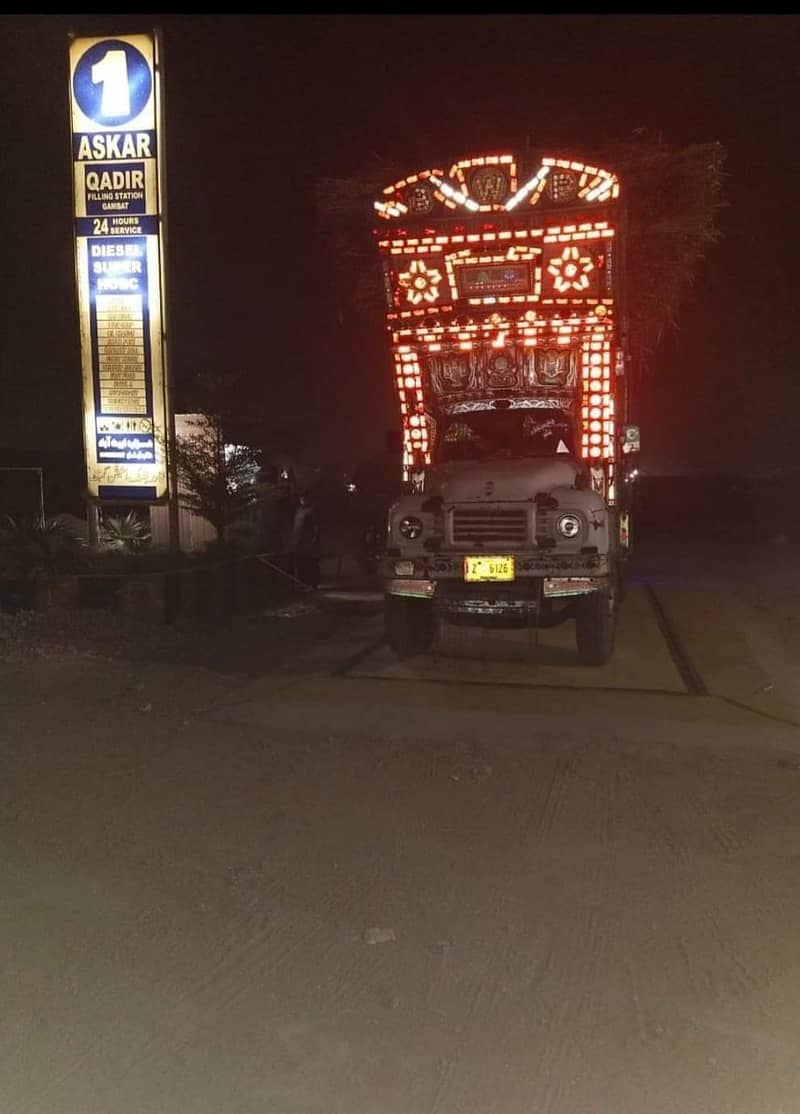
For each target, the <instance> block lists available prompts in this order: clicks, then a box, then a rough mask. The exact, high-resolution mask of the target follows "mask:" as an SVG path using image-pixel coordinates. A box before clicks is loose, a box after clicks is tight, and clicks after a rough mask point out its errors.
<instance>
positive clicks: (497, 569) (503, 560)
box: [464, 557, 514, 584]
mask: <svg viewBox="0 0 800 1114" xmlns="http://www.w3.org/2000/svg"><path fill="white" fill-rule="evenodd" d="M464 579H465V580H467V581H469V582H470V583H473V584H474V583H475V582H476V581H482V580H513V579H514V558H513V557H465V558H464Z"/></svg>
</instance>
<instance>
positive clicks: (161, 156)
mask: <svg viewBox="0 0 800 1114" xmlns="http://www.w3.org/2000/svg"><path fill="white" fill-rule="evenodd" d="M153 40H154V43H155V68H156V73H157V74H158V81H157V82H156V87H157V88H158V90H159V99H158V104H157V105H156V112H157V117H156V119H157V126H158V128H159V131H160V138H159V143H158V201H159V206H158V211H159V213H160V214H161V218H160V219H161V236H160V238H159V239H160V250H161V328H162V337H161V343H162V353H163V359H164V417H165V421H166V440H167V443H166V455H167V489H168V495H167V499H168V503H167V507H168V511H169V548H170V549H171V550H172V552H173V553H177V552H179V551H180V548H181V538H180V514H179V509H178V464H177V455H176V450H177V438H176V434H175V404H174V400H173V378H172V360H171V352H172V334H171V332H170V329H169V324H168V322H169V317H168V315H167V301H168V298H167V291H168V264H167V260H168V253H167V191H166V180H167V178H166V159H167V155H166V152H167V140H166V130H165V123H164V119H165V114H164V108H163V104H164V88H165V77H164V43H163V37H162V34H161V30H160V29H159V28H155V29H154V31H153Z"/></svg>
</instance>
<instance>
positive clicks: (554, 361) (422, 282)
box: [375, 153, 639, 665]
mask: <svg viewBox="0 0 800 1114" xmlns="http://www.w3.org/2000/svg"><path fill="white" fill-rule="evenodd" d="M620 193H621V187H620V182H619V180H618V177H617V175H616V174H615V173H614V172H613V171H611V170H608V169H604V168H603V167H600V166H594V165H589V164H587V163H586V162H583V161H581V160H580V159H576V158H566V157H560V156H551V155H531V154H530V153H526V154H525V155H520V156H517V155H514V154H496V155H480V156H477V157H470V158H464V159H461V160H459V161H457V162H455V163H453V164H452V165H450V166H449V168H448V169H439V168H435V167H434V168H431V169H426V170H420V171H417V172H415V173H413V174H409V175H408V176H407V177H405V178H403V179H401V180H400V181H397V182H394V183H392V184H391V185H388V186H387V187H386V188H385V189H384V190H383V192H382V194H381V196H380V197H379V198H378V199H377V200H376V201H375V211H376V213H377V215H378V217H379V218H380V219H379V224H378V228H377V229H376V241H377V247H378V251H379V253H380V258H381V261H382V266H383V278H384V290H385V298H386V323H387V327H388V332H389V335H390V338H391V352H392V357H393V364H394V372H395V381H396V387H397V397H398V401H399V406H400V413H401V417H402V426H403V441H404V443H403V477H402V484H401V483H400V482H398V488H399V490H401V491H402V493H401V494H400V495H399V497H398V498H397V500H396V501H395V502H394V504H393V505H392V507H391V509H390V511H389V520H388V525H387V538H386V551H385V556H384V558H383V561H382V576H383V581H384V590H385V624H386V638H387V641H388V643H389V645H390V646H391V647H392V649H393V650H394V651H395V652H396V653H397V654H399V655H401V656H406V655H409V654H414V653H421V652H425V651H426V650H428V649H429V648H430V647H431V645H432V642H433V640H434V637H435V632H436V630H437V624H438V623H440V622H447V621H451V622H459V621H460V622H466V623H470V622H475V623H481V624H485V623H486V622H496V623H498V624H501V625H532V624H538V625H539V626H552V625H555V624H556V623H560V622H564V621H568V620H569V621H574V624H575V632H576V641H577V651H578V655H579V658H580V660H581V661H582V662H584V663H586V664H589V665H601V664H603V663H605V662H606V661H608V659H609V657H610V655H611V653H612V651H613V647H614V637H615V629H616V620H617V609H618V607H619V604H620V599H621V589H622V584H623V575H624V569H625V565H626V561H627V559H628V557H629V554H630V544H631V523H630V512H629V507H628V500H627V496H628V493H629V490H630V484H629V483H628V482H627V481H628V480H629V479H630V473H632V471H633V469H632V464H633V461H634V459H635V456H636V452H637V450H638V447H639V445H638V428H637V427H636V426H632V425H627V424H625V423H627V421H628V417H629V415H628V409H629V399H628V397H627V394H626V385H627V383H628V381H629V377H627V376H626V350H625V299H624V286H625V267H624V210H623V207H622V204H623V200H624V199H623V198H621V196H620ZM398 481H399V477H398Z"/></svg>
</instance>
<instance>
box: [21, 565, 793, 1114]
mask: <svg viewBox="0 0 800 1114" xmlns="http://www.w3.org/2000/svg"><path fill="white" fill-rule="evenodd" d="M797 568H800V558H799V557H798V555H796V554H794V553H792V552H789V551H780V552H778V551H773V552H766V553H762V552H760V551H759V552H755V551H753V552H750V553H748V554H747V555H744V554H741V553H740V554H738V555H736V557H735V559H732V555H731V554H729V553H722V552H721V551H720V550H719V549H718V548H717V549H712V550H708V549H706V550H702V549H699V548H698V547H696V546H695V547H694V548H692V549H685V550H680V549H676V550H673V551H672V552H671V554H670V557H669V559H666V558H665V556H664V553H663V551H661V550H660V549H659V548H658V547H655V548H654V549H653V550H651V553H650V554H649V555H646V554H645V555H643V557H642V559H641V561H640V563H639V567H638V571H637V575H636V578H635V581H634V583H633V585H632V587H631V591H630V593H629V595H628V598H627V599H626V601H625V604H624V608H623V612H622V616H621V623H620V632H619V642H618V647H617V652H616V654H615V657H614V660H613V661H612V663H611V664H610V665H609V666H607V667H604V668H601V669H591V668H586V667H581V666H579V665H578V664H577V662H576V659H575V656H574V648H573V645H572V633H571V631H570V630H569V628H559V629H556V630H554V631H548V632H540V634H539V635H538V636H536V635H535V634H529V633H525V634H523V635H520V634H515V635H510V636H506V635H500V634H497V633H487V632H485V631H480V632H471V633H465V632H463V631H461V630H458V631H453V630H448V631H445V632H444V633H443V637H442V638H441V640H440V641H439V644H438V645H437V648H436V653H435V654H434V655H432V656H431V657H430V658H426V659H418V660H413V661H410V662H404V663H398V662H397V661H395V660H394V659H393V658H392V657H391V655H390V654H389V653H388V651H387V650H386V648H385V647H384V646H382V645H381V643H380V619H379V617H378V616H377V615H375V614H371V613H370V605H369V597H368V596H366V597H365V596H364V595H363V593H362V594H349V593H348V592H347V591H346V590H345V591H343V590H342V586H341V585H339V586H336V589H335V590H334V591H331V592H329V593H327V595H326V596H325V597H324V598H322V599H320V600H318V601H317V603H318V605H319V611H318V612H314V611H310V610H308V609H307V610H306V611H305V612H301V611H298V612H295V613H294V615H293V616H292V614H291V613H288V614H285V615H284V616H276V615H272V616H264V617H262V622H263V631H262V636H261V638H260V640H259V638H255V637H253V628H252V624H251V627H250V628H249V629H250V641H248V642H247V646H246V654H245V657H246V661H245V660H244V658H243V656H242V655H243V651H242V648H241V647H239V648H238V650H237V652H236V653H233V652H231V653H230V654H228V655H227V656H226V655H225V654H222V655H221V657H220V659H219V660H220V661H223V660H226V661H229V662H230V661H234V662H235V663H236V664H235V667H233V666H232V667H230V668H225V669H223V668H222V667H221V666H219V665H218V666H213V667H212V664H207V665H205V666H200V665H198V664H196V663H193V664H186V663H185V661H184V664H176V663H175V662H170V661H168V660H163V659H162V660H159V661H153V662H147V661H144V660H125V659H118V658H113V659H112V658H109V657H107V656H105V655H103V654H96V655H91V654H87V653H84V652H80V653H63V654H51V655H49V656H46V657H43V658H41V659H31V660H24V661H17V662H7V663H6V664H4V665H0V717H2V719H1V720H0V759H1V760H2V769H3V771H4V774H3V778H2V780H1V781H0V847H1V848H2V857H1V858H0V883H1V884H2V885H1V888H0V895H1V897H0V956H2V963H1V964H0V1112H2V1114H376V1112H377V1111H380V1112H381V1114H519V1112H521V1111H525V1112H531V1114H754V1112H758V1114H796V1112H797V1111H798V1110H800V1057H798V1051H797V1050H798V1040H797V1036H798V1032H800V952H798V947H797V941H798V939H800V886H798V877H799V876H800V849H799V848H800V840H799V839H798V836H800V810H799V809H798V800H799V799H800V729H799V728H798V724H800V652H798V651H797V647H798V646H800V640H798V639H797V638H796V634H797V630H798V629H800V628H798V626H797V625H796V623H795V620H797V623H800V608H798V606H797V595H796V592H795V590H794V579H795V569H797ZM298 632H301V633H298ZM223 637H226V638H233V637H234V634H233V633H232V632H228V633H227V634H225V635H222V634H221V635H220V638H223ZM210 660H211V659H209V661H210Z"/></svg>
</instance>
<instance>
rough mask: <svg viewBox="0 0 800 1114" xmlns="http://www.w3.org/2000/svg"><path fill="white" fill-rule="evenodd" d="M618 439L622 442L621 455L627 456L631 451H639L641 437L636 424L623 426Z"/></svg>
mask: <svg viewBox="0 0 800 1114" xmlns="http://www.w3.org/2000/svg"><path fill="white" fill-rule="evenodd" d="M620 440H621V442H622V454H623V456H628V455H629V454H631V453H638V452H640V451H641V448H642V438H641V433H640V431H639V427H638V425H626V426H623V427H622V434H621V437H620Z"/></svg>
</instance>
